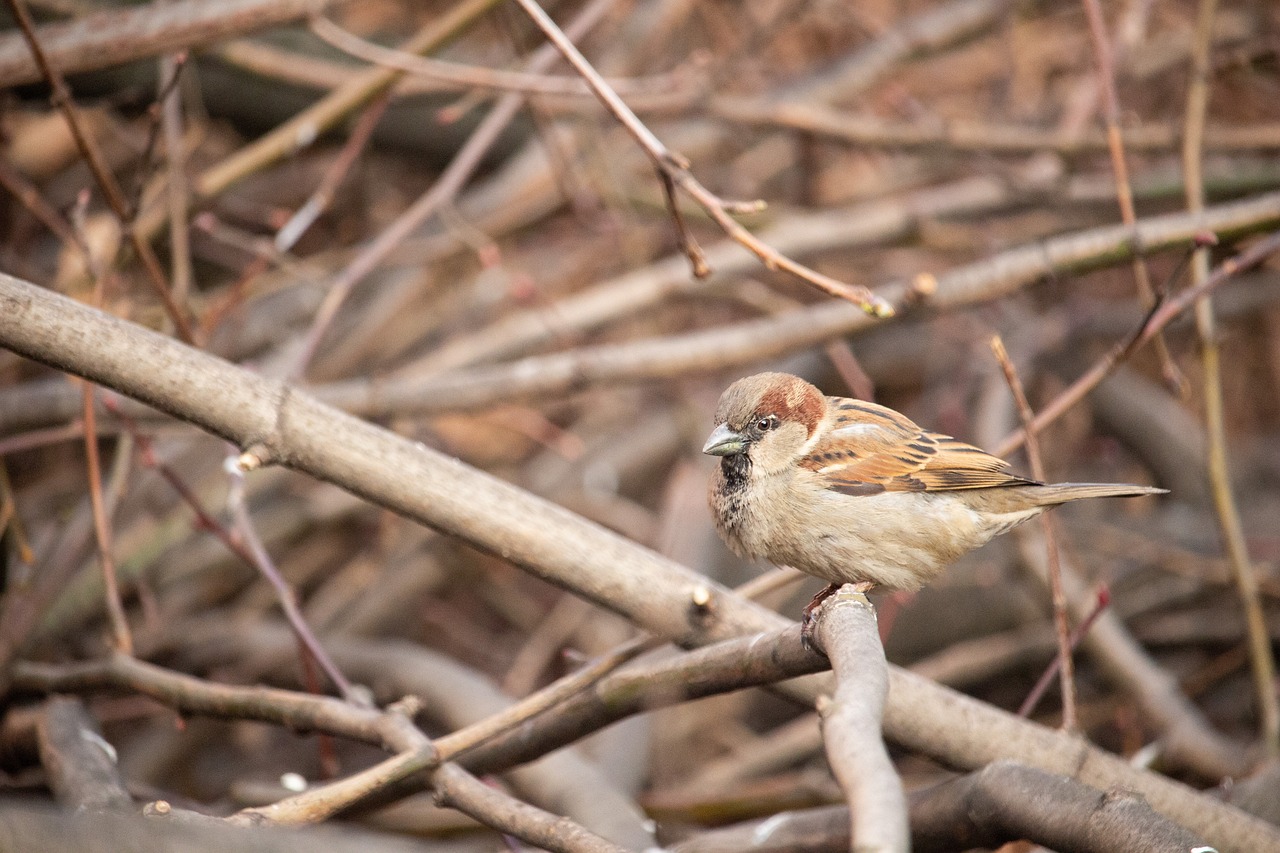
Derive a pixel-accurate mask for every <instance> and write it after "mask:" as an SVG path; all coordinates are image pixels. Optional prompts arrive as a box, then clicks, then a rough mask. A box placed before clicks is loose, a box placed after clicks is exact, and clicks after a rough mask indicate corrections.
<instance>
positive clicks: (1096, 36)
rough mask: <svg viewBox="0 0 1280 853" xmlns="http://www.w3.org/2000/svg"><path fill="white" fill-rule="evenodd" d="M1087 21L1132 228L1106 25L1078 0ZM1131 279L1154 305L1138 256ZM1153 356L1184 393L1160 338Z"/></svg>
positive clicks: (1123, 210)
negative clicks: (1132, 278) (1082, 6)
mask: <svg viewBox="0 0 1280 853" xmlns="http://www.w3.org/2000/svg"><path fill="white" fill-rule="evenodd" d="M1082 2H1083V3H1084V9H1085V13H1086V16H1087V17H1088V19H1089V34H1090V36H1091V37H1092V39H1093V53H1094V59H1095V61H1096V62H1097V64H1098V81H1099V84H1100V85H1101V88H1102V105H1103V118H1104V119H1105V120H1106V124H1107V148H1108V150H1109V151H1110V152H1111V167H1112V169H1113V170H1114V172H1115V176H1116V201H1117V202H1118V203H1119V205H1120V220H1121V221H1122V222H1123V223H1124V224H1125V225H1127V226H1129V227H1131V228H1132V227H1133V224H1134V222H1136V221H1137V216H1136V215H1135V214H1134V210H1133V186H1132V185H1131V184H1130V183H1129V166H1128V164H1127V163H1126V161H1125V154H1124V138H1123V137H1122V136H1121V134H1120V100H1119V98H1117V97H1116V82H1115V67H1114V65H1113V63H1112V59H1111V42H1110V38H1109V37H1108V35H1107V24H1106V21H1105V20H1104V19H1103V17H1102V8H1101V6H1100V5H1099V4H1098V0H1082ZM1133 276H1134V279H1135V280H1136V281H1137V283H1138V294H1139V295H1140V296H1141V297H1142V300H1143V302H1145V303H1146V304H1147V305H1153V304H1155V302H1156V294H1155V290H1154V288H1152V286H1151V274H1150V273H1149V272H1148V271H1147V264H1146V261H1144V260H1143V259H1142V256H1141V255H1138V256H1135V257H1134V259H1133ZM1156 356H1157V357H1158V358H1159V359H1160V371H1161V373H1162V374H1163V375H1164V381H1165V382H1166V383H1167V384H1168V385H1169V387H1170V388H1172V389H1174V390H1175V391H1177V392H1178V393H1179V394H1185V392H1186V388H1187V380H1186V379H1185V378H1184V377H1183V375H1182V371H1180V370H1178V366H1177V365H1176V364H1174V362H1173V356H1172V355H1170V354H1169V347H1168V345H1167V344H1166V343H1165V340H1164V337H1163V336H1160V335H1157V336H1156Z"/></svg>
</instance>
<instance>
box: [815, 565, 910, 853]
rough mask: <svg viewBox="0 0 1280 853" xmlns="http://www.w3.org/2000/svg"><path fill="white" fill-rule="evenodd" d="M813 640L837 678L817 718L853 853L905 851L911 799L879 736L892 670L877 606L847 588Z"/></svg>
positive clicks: (828, 607)
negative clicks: (842, 794) (843, 804)
mask: <svg viewBox="0 0 1280 853" xmlns="http://www.w3.org/2000/svg"><path fill="white" fill-rule="evenodd" d="M814 639H815V640H817V642H818V645H819V646H820V647H821V649H822V651H823V653H824V654H825V655H826V656H827V657H828V658H829V659H830V660H831V671H832V672H833V673H834V675H835V682H836V683H835V691H834V692H833V694H832V695H831V697H830V698H827V697H825V696H823V697H819V698H818V713H819V714H820V715H821V716H822V737H823V740H825V741H826V745H827V759H828V761H829V762H830V763H831V769H832V771H833V772H834V773H835V776H836V779H838V780H839V781H840V787H841V788H843V789H844V792H845V798H846V800H847V801H848V803H849V818H850V821H851V824H850V837H851V838H852V847H851V849H853V850H866V851H880V853H897V851H907V850H909V849H910V847H911V843H910V839H911V834H910V830H909V828H908V826H907V800H906V796H905V795H904V794H903V792H902V780H901V779H899V778H898V774H897V772H896V771H895V770H894V769H893V762H892V761H890V760H889V753H888V751H887V750H886V749H885V746H884V737H883V736H882V735H881V733H880V723H881V719H882V718H883V717H884V702H885V696H886V695H887V694H888V692H889V667H888V665H887V664H886V663H885V658H884V647H883V646H882V645H881V644H880V632H879V629H878V628H877V626H876V611H875V608H874V607H872V606H871V602H869V601H868V600H867V596H866V595H865V594H864V593H863V592H862V591H860V590H859V589H858V585H856V584H845V585H844V586H843V587H841V588H840V590H839V591H838V592H837V593H836V594H835V595H833V596H831V597H829V598H828V599H827V600H826V601H824V602H823V603H822V606H821V608H820V609H819V611H818V614H817V621H816V622H815V623H814Z"/></svg>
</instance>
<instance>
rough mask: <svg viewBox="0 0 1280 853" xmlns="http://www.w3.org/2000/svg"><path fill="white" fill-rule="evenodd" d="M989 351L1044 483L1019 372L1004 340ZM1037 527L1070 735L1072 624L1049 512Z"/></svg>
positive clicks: (1072, 723)
mask: <svg viewBox="0 0 1280 853" xmlns="http://www.w3.org/2000/svg"><path fill="white" fill-rule="evenodd" d="M991 351H992V352H993V353H995V357H996V361H998V362H1000V369H1001V370H1002V371H1004V378H1005V381H1006V382H1008V383H1009V390H1010V391H1011V392H1012V393H1013V400H1014V403H1015V404H1016V405H1017V407H1018V417H1019V418H1020V419H1021V420H1022V428H1023V430H1024V431H1025V432H1026V436H1027V460H1028V461H1029V462H1030V463H1031V476H1033V477H1035V478H1036V479H1037V480H1039V481H1040V482H1042V483H1043V482H1046V481H1047V479H1048V478H1047V477H1046V476H1045V471H1044V461H1043V460H1042V459H1041V457H1040V442H1039V439H1038V438H1037V435H1036V430H1035V429H1034V428H1033V427H1032V426H1031V424H1032V422H1033V421H1034V420H1035V412H1033V411H1032V409H1031V403H1030V402H1028V400H1027V394H1026V391H1025V390H1024V389H1023V387H1022V380H1021V379H1019V378H1018V369H1017V368H1016V367H1014V365H1013V361H1012V360H1011V359H1010V358H1009V352H1008V351H1007V350H1006V349H1005V347H1004V341H1002V340H1001V339H1000V336H999V335H996V336H995V337H993V338H992V339H991ZM1040 524H1041V527H1042V528H1043V529H1044V543H1045V554H1046V557H1047V559H1048V563H1049V592H1050V595H1051V597H1052V599H1053V625H1054V627H1055V628H1056V629H1057V635H1058V664H1059V669H1058V671H1059V672H1060V673H1061V674H1062V678H1061V679H1060V681H1061V689H1062V728H1063V729H1065V730H1066V731H1069V732H1073V731H1075V730H1076V682H1075V661H1074V660H1073V659H1072V657H1071V654H1072V649H1073V644H1072V642H1071V622H1070V615H1069V614H1068V612H1067V594H1066V592H1065V591H1064V590H1063V588H1062V562H1061V561H1060V560H1059V558H1058V537H1057V531H1056V530H1055V529H1054V525H1053V521H1052V520H1051V518H1050V516H1049V514H1048V513H1046V514H1044V515H1041V516H1040Z"/></svg>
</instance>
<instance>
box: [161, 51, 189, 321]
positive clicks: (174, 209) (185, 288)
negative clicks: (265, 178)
mask: <svg viewBox="0 0 1280 853" xmlns="http://www.w3.org/2000/svg"><path fill="white" fill-rule="evenodd" d="M187 59H188V57H187V54H185V53H180V54H177V55H172V56H166V57H164V58H162V59H161V60H160V80H159V84H158V85H159V87H160V92H159V97H160V110H161V118H160V121H161V127H162V128H163V131H164V151H165V161H166V162H167V163H168V166H169V180H168V187H167V189H168V192H167V196H168V201H169V252H170V254H171V256H172V275H173V284H172V286H173V301H174V302H176V303H177V304H179V305H186V304H187V300H188V299H189V298H190V296H191V287H192V280H191V279H192V270H191V229H190V227H189V223H188V219H187V216H188V208H189V207H190V195H191V194H190V192H189V191H188V187H187V152H186V148H185V147H184V145H183V143H182V87H181V86H180V85H179V83H180V82H181V79H180V75H181V74H182V69H183V68H184V67H186V62H187Z"/></svg>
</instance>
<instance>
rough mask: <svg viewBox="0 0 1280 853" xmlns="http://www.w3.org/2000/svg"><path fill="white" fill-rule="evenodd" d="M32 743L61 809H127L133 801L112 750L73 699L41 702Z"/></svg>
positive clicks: (58, 698)
mask: <svg viewBox="0 0 1280 853" xmlns="http://www.w3.org/2000/svg"><path fill="white" fill-rule="evenodd" d="M36 742H37V745H38V747H39V751H40V763H41V764H42V765H43V766H44V768H45V773H46V775H47V776H48V779H49V787H50V788H51V789H52V790H53V793H54V796H55V797H56V798H57V800H58V803H59V804H60V805H61V806H62V807H63V808H64V809H66V810H67V811H69V812H71V811H90V812H99V811H104V810H108V809H128V808H132V806H133V798H132V797H130V796H129V791H128V789H127V788H125V783H124V779H123V778H122V777H121V775H120V769H119V768H118V767H117V766H116V756H115V750H114V749H113V748H112V747H111V744H109V743H108V742H107V741H106V739H105V738H103V736H102V731H101V729H99V728H98V724H97V721H96V720H94V719H93V717H92V716H90V715H89V712H88V711H87V710H86V709H85V707H84V703H83V702H81V701H80V700H79V699H76V698H72V697H70V696H53V697H51V698H49V699H46V700H45V702H44V707H43V710H42V711H41V713H40V718H39V720H38V721H37V723H36Z"/></svg>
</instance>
